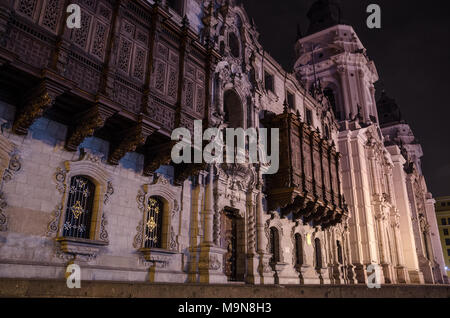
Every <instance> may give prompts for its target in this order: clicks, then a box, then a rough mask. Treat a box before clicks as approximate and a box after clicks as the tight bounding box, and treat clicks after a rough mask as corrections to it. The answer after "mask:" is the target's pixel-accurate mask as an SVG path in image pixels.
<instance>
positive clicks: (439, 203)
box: [436, 197, 450, 277]
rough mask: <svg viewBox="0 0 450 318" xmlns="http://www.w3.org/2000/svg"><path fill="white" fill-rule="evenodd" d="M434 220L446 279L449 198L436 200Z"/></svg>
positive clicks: (449, 265) (449, 262)
mask: <svg viewBox="0 0 450 318" xmlns="http://www.w3.org/2000/svg"><path fill="white" fill-rule="evenodd" d="M436 218H437V223H438V226H439V236H440V239H441V244H442V252H443V255H444V260H445V267H446V268H445V270H446V271H447V277H448V275H449V274H450V234H449V232H450V197H440V198H436Z"/></svg>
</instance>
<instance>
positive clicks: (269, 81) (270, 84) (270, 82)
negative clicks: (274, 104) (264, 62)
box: [264, 72, 275, 93]
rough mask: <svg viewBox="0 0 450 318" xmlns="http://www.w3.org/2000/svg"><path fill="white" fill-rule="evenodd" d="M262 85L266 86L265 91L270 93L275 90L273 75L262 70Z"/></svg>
mask: <svg viewBox="0 0 450 318" xmlns="http://www.w3.org/2000/svg"><path fill="white" fill-rule="evenodd" d="M264 86H265V88H266V91H271V92H272V93H274V92H275V88H274V86H275V83H274V77H273V75H271V74H269V73H267V72H264Z"/></svg>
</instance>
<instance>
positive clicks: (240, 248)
mask: <svg viewBox="0 0 450 318" xmlns="http://www.w3.org/2000/svg"><path fill="white" fill-rule="evenodd" d="M221 245H222V248H224V249H226V250H227V252H226V254H225V275H226V276H227V277H228V281H230V282H243V281H244V280H245V224H244V220H243V218H242V217H241V216H240V215H239V211H238V210H235V209H232V208H225V209H224V213H223V214H222V240H221Z"/></svg>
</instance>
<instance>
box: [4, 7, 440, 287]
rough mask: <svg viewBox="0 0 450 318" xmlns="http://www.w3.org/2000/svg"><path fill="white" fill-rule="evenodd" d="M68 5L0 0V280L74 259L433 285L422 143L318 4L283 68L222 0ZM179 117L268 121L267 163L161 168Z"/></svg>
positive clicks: (134, 275)
mask: <svg viewBox="0 0 450 318" xmlns="http://www.w3.org/2000/svg"><path fill="white" fill-rule="evenodd" d="M73 2H75V3H78V4H79V5H80V7H81V9H82V15H81V28H80V29H69V28H67V25H66V23H65V20H64V15H63V14H62V13H63V12H64V10H65V8H64V3H65V1H58V0H45V1H37V0H19V1H12V0H7V1H3V2H2V3H1V4H0V43H1V47H0V80H1V83H2V85H1V87H2V88H1V90H0V101H1V102H0V119H1V120H2V133H1V135H0V144H1V147H0V159H1V161H0V175H1V176H2V181H1V188H0V200H1V201H0V277H17V278H24V277H33V278H45V279H55V278H63V277H64V274H65V270H66V266H67V264H68V263H70V262H75V263H77V264H79V265H80V267H81V269H82V279H85V280H109V281H132V282H133V281H136V282H137V281H151V282H168V283H169V282H201V283H211V284H212V283H227V282H246V283H249V284H355V283H360V284H364V283H366V282H367V279H368V268H370V266H371V265H374V266H375V267H379V268H380V269H381V275H380V278H381V283H383V284H385V283H386V284H394V283H417V284H423V283H430V284H434V283H444V282H446V280H447V277H446V276H445V275H444V267H443V263H442V262H443V259H442V255H440V256H439V255H438V254H439V252H438V249H437V247H436V240H435V239H434V236H433V235H435V234H436V233H437V232H436V231H437V224H436V219H435V217H434V201H433V199H432V197H431V194H429V193H428V191H427V190H426V183H425V179H424V177H423V175H422V172H421V169H420V156H421V152H420V151H421V150H420V147H418V146H417V145H416V144H414V143H413V142H409V141H407V140H406V139H407V138H406V137H405V138H406V139H405V140H402V142H400V141H399V140H397V139H398V138H397V137H398V136H399V134H398V133H396V132H392V129H394V128H395V129H397V128H396V127H397V126H395V125H393V124H392V125H390V124H391V123H388V122H387V121H385V120H381V118H380V119H379V117H378V116H379V115H378V112H380V115H381V116H384V115H385V114H389V113H390V111H388V110H386V108H385V107H382V110H381V109H380V107H378V110H377V102H376V101H375V89H374V86H373V84H374V83H375V82H376V81H377V80H378V75H377V71H376V68H375V65H374V63H373V62H372V61H370V60H369V59H368V57H367V56H366V54H365V49H364V47H363V45H362V43H361V42H360V40H359V39H358V37H357V35H356V34H355V32H354V30H353V29H352V27H350V26H347V25H340V24H339V21H337V20H336V14H334V13H335V10H338V8H337V7H336V6H335V5H334V4H333V1H322V0H321V1H318V2H317V3H316V4H314V5H313V7H312V8H311V10H310V12H309V15H308V16H309V19H310V21H311V29H310V32H309V34H308V35H307V36H305V37H301V38H300V39H299V40H298V42H297V44H296V47H295V49H296V52H297V58H298V60H297V63H296V65H295V69H294V71H293V72H292V73H290V72H287V71H285V70H283V68H282V67H281V66H280V65H279V64H278V63H277V62H276V61H275V60H274V59H273V58H272V57H271V56H270V55H269V54H268V53H267V52H265V51H264V49H263V47H262V46H261V45H260V43H259V42H258V36H259V34H258V32H257V30H256V27H255V26H254V24H253V23H252V22H251V20H250V19H249V17H248V16H247V14H246V12H245V10H244V8H243V7H242V6H239V5H235V4H234V1H228V0H222V1H202V0H183V1H180V0H176V1H168V0H166V1H156V3H154V2H153V1H144V0H136V1H121V0H98V1H92V0H78V1H73ZM330 8H331V10H330ZM324 22H326V23H325V24H324ZM381 102H382V101H381ZM383 118H384V117H383ZM195 120H201V121H202V123H203V126H204V128H205V129H206V128H207V127H220V128H244V129H245V128H252V127H254V128H260V127H266V128H278V129H279V131H280V149H281V154H280V169H279V171H278V173H277V174H275V175H272V176H264V177H263V175H262V173H261V172H262V168H263V167H261V166H260V165H257V164H220V165H219V164H214V165H206V164H192V165H190V164H182V165H175V164H173V163H172V162H171V150H172V147H173V145H174V143H173V142H172V141H171V138H170V137H171V133H172V130H173V129H175V128H178V127H185V128H187V129H189V130H190V131H193V127H194V121H195ZM401 125H403V126H405V125H406V124H401ZM403 126H399V127H403ZM406 126H407V125H406ZM399 129H400V128H399ZM400 135H401V134H400ZM408 136H409V135H408ZM396 138H397V139H396ZM439 250H440V248H439Z"/></svg>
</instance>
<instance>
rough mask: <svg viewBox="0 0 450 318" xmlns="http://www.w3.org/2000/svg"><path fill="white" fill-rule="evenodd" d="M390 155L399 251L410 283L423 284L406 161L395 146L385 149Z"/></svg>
mask: <svg viewBox="0 0 450 318" xmlns="http://www.w3.org/2000/svg"><path fill="white" fill-rule="evenodd" d="M387 149H388V151H389V152H390V154H391V158H392V161H393V163H394V167H393V171H392V172H393V174H392V175H393V181H394V195H395V201H396V204H397V209H398V213H399V234H400V236H401V249H402V252H403V256H404V261H405V265H406V267H407V269H408V274H409V280H410V282H411V283H417V284H420V283H423V282H424V281H423V275H422V273H421V272H420V270H419V262H418V257H417V250H416V242H415V239H414V233H413V225H412V220H411V218H412V215H411V209H410V203H409V199H408V191H407V188H406V174H405V171H404V169H403V165H404V164H405V163H406V160H405V159H404V158H403V156H402V154H401V152H400V149H399V148H398V147H397V146H389V147H387Z"/></svg>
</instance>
